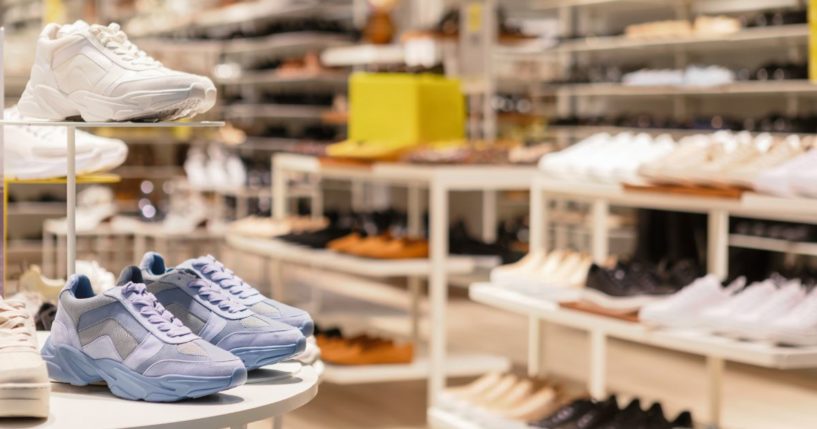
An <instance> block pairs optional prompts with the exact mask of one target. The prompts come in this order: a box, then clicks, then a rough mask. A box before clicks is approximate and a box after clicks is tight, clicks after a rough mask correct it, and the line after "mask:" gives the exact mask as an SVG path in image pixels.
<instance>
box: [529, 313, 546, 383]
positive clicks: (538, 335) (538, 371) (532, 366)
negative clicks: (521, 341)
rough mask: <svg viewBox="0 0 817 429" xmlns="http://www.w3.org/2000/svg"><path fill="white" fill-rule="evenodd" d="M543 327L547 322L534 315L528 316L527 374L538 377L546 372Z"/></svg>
mask: <svg viewBox="0 0 817 429" xmlns="http://www.w3.org/2000/svg"><path fill="white" fill-rule="evenodd" d="M545 329H547V323H546V322H545V321H544V320H541V319H538V318H536V317H534V316H530V317H528V376H530V377H540V376H543V375H545V373H546V372H547V361H546V359H545V350H544V344H545Z"/></svg>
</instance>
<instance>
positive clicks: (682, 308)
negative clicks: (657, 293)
mask: <svg viewBox="0 0 817 429" xmlns="http://www.w3.org/2000/svg"><path fill="white" fill-rule="evenodd" d="M745 284H746V279H745V278H744V277H741V278H738V279H737V280H735V281H733V282H732V283H731V284H730V285H729V286H727V287H723V286H721V283H720V281H718V278H717V277H716V276H715V275H713V274H709V275H707V276H704V277H701V278H699V279H697V280H695V281H694V282H692V284H690V285H689V286H687V287H685V288H683V289H681V290H680V291H679V292H678V293H676V294H674V295H672V296H670V297H668V298H666V299H664V300H661V301H658V302H655V303H652V304H648V305H646V306H644V307H643V308H641V310H640V311H639V312H638V319H639V320H640V321H641V322H642V323H644V324H647V325H650V326H660V327H666V328H680V329H691V328H696V327H698V326H700V324H701V313H703V312H704V311H705V310H706V309H708V308H713V307H717V306H720V305H722V304H725V303H726V302H727V301H729V299H730V297H731V296H732V294H734V293H735V291H736V290H738V289H740V288H742V287H743V286H744V285H745Z"/></svg>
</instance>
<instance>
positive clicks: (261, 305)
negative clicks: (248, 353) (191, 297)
mask: <svg viewBox="0 0 817 429" xmlns="http://www.w3.org/2000/svg"><path fill="white" fill-rule="evenodd" d="M157 256H159V255H157V254H155V253H153V254H151V253H149V254H147V255H145V258H144V259H143V260H142V268H143V269H147V270H156V271H161V270H163V269H164V261H162V259H161V257H158V258H157ZM184 265H185V266H186V267H189V268H191V269H193V270H195V271H196V272H197V273H199V275H201V276H202V277H204V278H206V279H208V280H210V281H211V282H213V283H214V284H216V285H218V286H219V287H221V288H222V289H223V290H225V291H227V292H228V293H229V294H230V295H231V296H232V297H233V298H234V299H236V300H237V301H239V302H241V303H242V304H244V305H245V306H247V307H249V309H250V310H252V311H253V312H254V313H256V314H260V315H262V316H264V317H267V318H269V319H273V320H277V321H280V322H283V323H286V324H287V325H289V326H293V327H296V328H298V329H300V331H301V333H302V334H304V336H306V337H308V336H311V335H312V334H313V332H314V330H315V323H314V322H313V321H312V317H310V316H309V313H307V312H306V311H303V310H301V309H298V308H295V307H291V306H289V305H286V304H283V303H280V302H278V301H275V300H272V299H269V298H267V297H265V296H264V295H261V292H258V290H257V289H255V288H253V287H252V286H250V285H249V284H247V282H245V281H244V280H242V279H241V278H240V277H238V276H237V275H235V273H233V272H232V271H231V270H230V269H228V268H226V267H224V264H222V263H221V262H219V261H218V260H216V258H214V257H212V256H209V255H208V256H202V257H200V258H197V259H190V260H187V261H185V263H184Z"/></svg>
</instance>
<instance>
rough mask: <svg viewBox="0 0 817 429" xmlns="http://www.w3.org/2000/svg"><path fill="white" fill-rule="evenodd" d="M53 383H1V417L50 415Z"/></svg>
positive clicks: (41, 416) (43, 416)
mask: <svg viewBox="0 0 817 429" xmlns="http://www.w3.org/2000/svg"><path fill="white" fill-rule="evenodd" d="M50 393H51V383H48V382H45V383H8V384H0V417H38V418H46V417H48V398H49V395H50Z"/></svg>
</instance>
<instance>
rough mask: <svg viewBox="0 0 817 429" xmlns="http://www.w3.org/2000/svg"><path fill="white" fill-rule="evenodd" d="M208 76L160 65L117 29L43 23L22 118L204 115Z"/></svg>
mask: <svg viewBox="0 0 817 429" xmlns="http://www.w3.org/2000/svg"><path fill="white" fill-rule="evenodd" d="M215 101H216V88H215V86H214V85H213V82H212V81H210V79H208V78H206V77H203V76H197V75H194V74H189V73H182V72H179V71H175V70H171V69H168V68H166V67H164V66H163V65H162V64H161V63H160V62H158V61H156V60H154V59H153V58H151V57H150V56H148V55H147V54H146V53H145V52H143V51H141V50H140V49H139V48H137V47H136V45H134V44H133V43H131V42H130V41H129V40H128V36H127V35H126V34H125V33H124V32H123V31H121V30H120V28H119V25H118V24H110V25H108V26H107V27H106V26H102V25H88V24H87V23H85V22H83V21H77V22H75V23H73V24H67V25H59V24H48V25H47V26H46V27H45V29H43V31H42V33H41V34H40V37H39V39H38V40H37V54H36V60H35V62H34V66H33V67H32V68H31V77H30V79H29V81H28V84H27V85H26V89H25V91H24V92H23V95H22V97H21V98H20V103H19V108H20V112H21V113H22V114H23V115H24V116H28V117H32V118H39V119H48V120H63V119H67V118H71V117H76V116H81V117H82V119H84V120H85V121H129V120H176V119H181V118H189V117H192V116H194V115H196V114H199V113H204V112H206V111H207V110H209V109H210V108H211V107H213V105H214V104H215Z"/></svg>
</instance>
